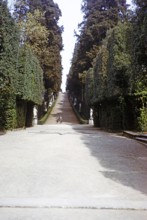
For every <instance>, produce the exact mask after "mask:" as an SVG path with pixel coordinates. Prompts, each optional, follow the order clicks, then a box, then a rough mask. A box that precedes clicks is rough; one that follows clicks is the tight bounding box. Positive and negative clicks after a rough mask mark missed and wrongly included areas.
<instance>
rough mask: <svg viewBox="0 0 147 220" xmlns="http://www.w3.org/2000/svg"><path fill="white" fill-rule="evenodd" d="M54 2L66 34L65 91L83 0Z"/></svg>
mask: <svg viewBox="0 0 147 220" xmlns="http://www.w3.org/2000/svg"><path fill="white" fill-rule="evenodd" d="M8 2H9V5H10V7H11V6H12V4H13V2H14V0H8ZM54 2H55V3H57V4H58V5H59V8H60V10H61V12H62V17H61V18H60V21H59V25H63V26H64V32H63V34H62V38H63V45H64V50H63V51H62V52H61V56H62V66H63V72H62V74H63V75H62V86H61V87H62V90H63V91H65V85H66V75H67V74H68V72H69V68H70V65H71V59H72V55H73V51H74V46H75V42H76V37H74V30H77V26H78V24H79V23H80V22H81V21H82V18H83V15H82V13H81V4H82V0H74V2H73V3H72V1H70V0H54ZM131 2H132V0H127V3H128V4H130V3H131Z"/></svg>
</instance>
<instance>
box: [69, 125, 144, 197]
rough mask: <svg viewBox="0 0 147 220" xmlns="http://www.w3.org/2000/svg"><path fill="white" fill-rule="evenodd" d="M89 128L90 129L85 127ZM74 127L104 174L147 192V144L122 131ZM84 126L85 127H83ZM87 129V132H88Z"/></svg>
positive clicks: (117, 181)
mask: <svg viewBox="0 0 147 220" xmlns="http://www.w3.org/2000/svg"><path fill="white" fill-rule="evenodd" d="M85 128H86V130H85ZM85 128H84V126H81V130H79V129H78V130H77V129H76V128H75V127H74V126H73V129H74V130H75V131H76V132H77V133H80V134H81V140H82V141H83V143H84V144H85V147H87V148H88V149H89V151H90V153H91V155H92V156H93V157H95V158H96V159H97V161H98V163H99V164H100V165H101V170H99V172H101V174H102V175H103V176H104V177H105V178H108V179H111V180H112V181H114V182H115V183H119V184H121V185H123V186H127V187H130V188H132V189H135V190H137V191H140V192H141V193H142V194H144V195H147V148H146V147H145V146H144V145H142V144H140V143H138V142H136V141H135V140H132V139H128V138H126V137H123V136H121V135H117V134H114V133H107V132H104V131H100V130H97V129H94V128H93V127H92V126H89V133H88V126H86V127H85ZM82 129H83V130H82ZM85 131H87V133H85Z"/></svg>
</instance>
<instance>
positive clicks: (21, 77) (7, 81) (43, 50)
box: [0, 0, 62, 130]
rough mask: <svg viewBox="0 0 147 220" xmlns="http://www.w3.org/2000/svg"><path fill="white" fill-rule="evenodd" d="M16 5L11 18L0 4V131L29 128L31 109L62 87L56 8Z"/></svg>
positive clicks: (22, 1)
mask: <svg viewBox="0 0 147 220" xmlns="http://www.w3.org/2000/svg"><path fill="white" fill-rule="evenodd" d="M15 2H16V5H15V10H14V16H13V15H12V14H11V13H10V12H9V9H8V6H7V1H5V0H3V1H1V2H0V130H3V129H13V128H16V127H25V126H31V125H32V120H33V108H34V106H35V105H36V106H38V107H39V106H41V105H42V104H43V103H45V102H47V101H49V95H50V93H53V92H54V93H58V91H59V90H60V85H61V71H62V66H61V56H60V51H61V50H62V39H61V33H62V28H60V27H59V26H58V24H57V22H58V19H59V16H60V10H59V8H58V5H56V4H54V2H53V1H52V0H50V1H49V0H46V1H41V0H40V1H39V0H38V1H37V2H36V1H33V0H32V1H27V0H17V1H15ZM42 108H43V109H44V107H42ZM43 112H44V111H43Z"/></svg>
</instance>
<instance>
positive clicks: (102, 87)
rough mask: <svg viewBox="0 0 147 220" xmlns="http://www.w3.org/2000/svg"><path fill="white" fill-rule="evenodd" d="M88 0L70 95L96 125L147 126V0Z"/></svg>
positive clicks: (72, 75)
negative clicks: (130, 4) (129, 0)
mask: <svg viewBox="0 0 147 220" xmlns="http://www.w3.org/2000/svg"><path fill="white" fill-rule="evenodd" d="M134 4H135V9H134V10H133V11H131V10H130V9H129V7H128V5H127V4H126V1H125V0H119V1H117V0H111V1H109V0H105V1H101V0H84V1H83V5H82V11H83V13H84V19H83V22H82V23H81V24H80V25H79V28H80V29H79V30H80V34H79V35H77V43H76V45H75V50H74V54H73V59H72V63H71V68H70V71H69V75H68V79H67V90H69V94H70V97H72V98H73V99H76V100H77V103H76V107H77V110H78V108H79V103H80V104H82V109H81V114H82V116H83V117H84V118H86V119H88V118H89V108H92V109H93V117H94V124H95V126H98V127H102V128H105V129H111V130H119V129H131V130H136V129H137V130H142V131H146V130H147V39H146V36H147V13H146V11H147V3H146V0H142V1H140V0H134Z"/></svg>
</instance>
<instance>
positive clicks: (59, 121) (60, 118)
mask: <svg viewBox="0 0 147 220" xmlns="http://www.w3.org/2000/svg"><path fill="white" fill-rule="evenodd" d="M56 121H57V123H62V115H58V116H57V119H56Z"/></svg>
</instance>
